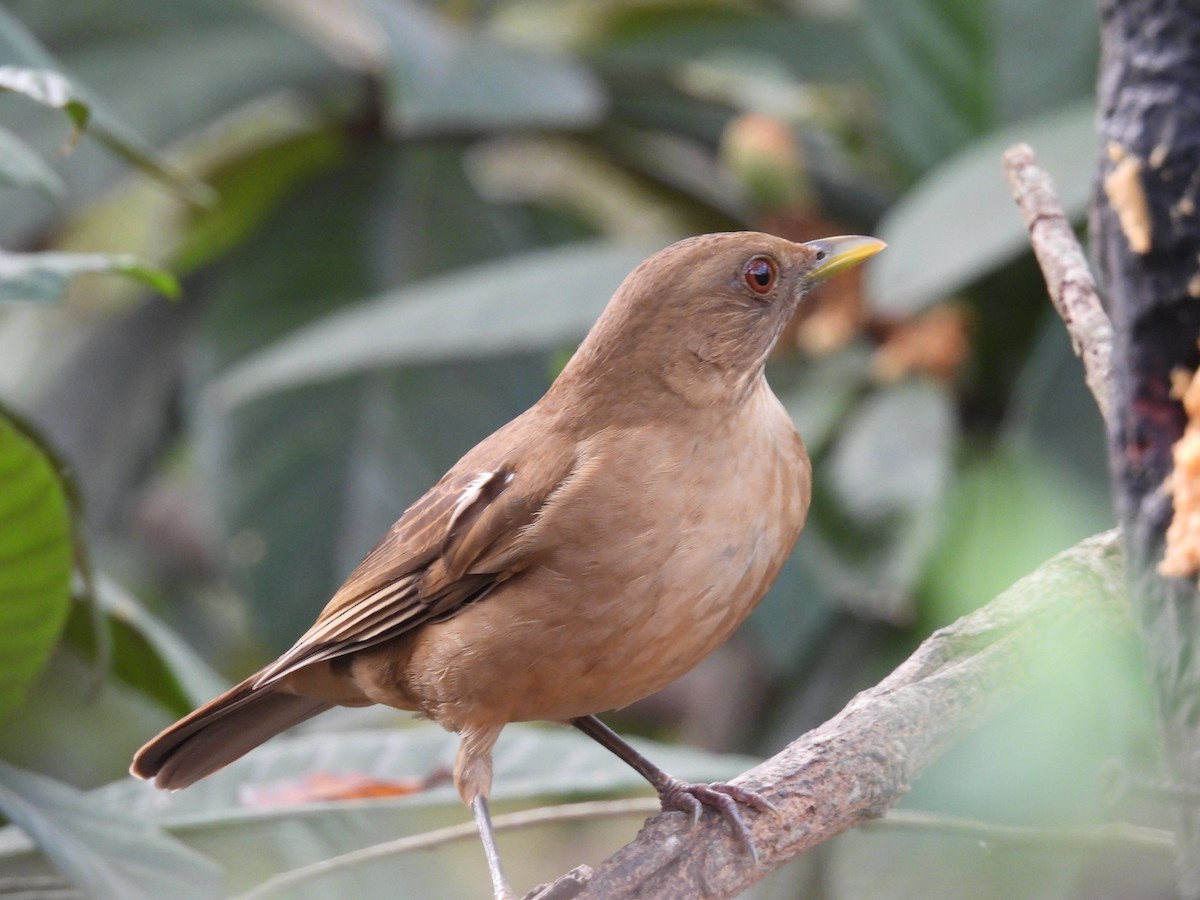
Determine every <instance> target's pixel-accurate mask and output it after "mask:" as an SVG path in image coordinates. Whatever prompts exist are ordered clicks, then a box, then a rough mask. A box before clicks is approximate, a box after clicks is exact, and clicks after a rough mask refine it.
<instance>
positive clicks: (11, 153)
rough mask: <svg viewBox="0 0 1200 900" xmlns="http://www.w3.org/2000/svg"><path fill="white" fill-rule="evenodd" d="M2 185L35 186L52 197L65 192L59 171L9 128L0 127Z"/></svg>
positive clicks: (0, 182)
mask: <svg viewBox="0 0 1200 900" xmlns="http://www.w3.org/2000/svg"><path fill="white" fill-rule="evenodd" d="M0 185H8V186H10V187H18V188H21V187H34V188H37V189H38V190H40V191H41V192H42V193H44V194H47V195H48V196H50V197H57V196H59V195H60V194H61V193H62V192H63V182H62V179H61V178H59V177H58V173H56V172H55V171H54V170H53V169H52V168H50V166H49V165H47V164H46V162H45V161H44V160H43V159H42V158H41V157H40V156H38V155H37V153H35V152H34V151H33V150H32V149H31V148H30V147H29V146H28V145H27V144H26V143H25V142H24V141H22V140H21V139H20V138H18V137H17V136H16V135H15V134H13V133H12V132H11V131H9V130H8V129H7V128H0Z"/></svg>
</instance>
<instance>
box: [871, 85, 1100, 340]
mask: <svg viewBox="0 0 1200 900" xmlns="http://www.w3.org/2000/svg"><path fill="white" fill-rule="evenodd" d="M1094 119H1095V107H1094V106H1093V105H1092V104H1091V102H1086V103H1082V104H1077V105H1075V106H1071V107H1068V108H1066V109H1060V110H1056V111H1055V112H1054V113H1052V114H1050V115H1046V116H1040V117H1038V118H1036V119H1031V120H1029V121H1026V122H1020V123H1018V124H1016V125H1012V126H1009V127H1007V128H1004V129H1002V130H1000V131H997V132H994V133H992V134H990V135H988V136H987V137H985V138H983V139H982V140H980V141H978V142H976V143H974V144H972V145H971V146H970V147H968V148H967V149H965V150H963V151H962V153H960V154H958V155H957V156H955V157H954V158H953V159H950V160H948V161H946V162H945V163H943V164H942V165H940V166H938V167H937V168H936V169H934V170H933V171H932V172H931V173H930V174H929V175H928V176H927V177H926V178H925V179H924V180H922V181H921V182H920V183H919V184H917V185H916V187H914V188H913V189H912V190H911V191H909V192H908V193H907V194H906V195H905V196H904V197H903V198H902V199H901V200H900V202H899V203H897V204H895V205H894V206H893V207H892V208H891V209H890V210H889V211H888V213H887V215H886V216H884V218H883V220H882V221H881V222H880V223H879V226H878V228H877V230H876V233H877V234H878V235H879V237H880V238H882V239H883V240H885V241H887V244H888V250H887V252H886V253H881V254H880V255H879V257H878V258H877V259H876V260H874V261H872V264H871V265H870V266H868V267H867V281H866V284H867V296H868V299H869V301H870V304H871V306H872V308H873V309H874V310H875V311H876V312H877V313H879V314H880V315H883V316H889V317H903V316H909V315H912V314H913V313H916V312H918V311H920V310H921V309H923V308H925V307H927V306H929V305H930V304H933V303H936V302H938V301H939V300H942V299H945V298H946V297H948V296H950V295H952V294H953V293H955V292H956V291H960V290H963V289H964V288H966V287H968V286H969V285H970V284H972V283H973V282H975V281H978V280H979V279H980V278H982V277H983V276H984V275H986V274H988V273H989V272H992V271H994V270H995V269H997V268H998V267H999V266H1001V265H1002V264H1004V263H1006V262H1008V261H1009V260H1011V259H1013V258H1015V257H1016V256H1018V255H1019V254H1021V253H1022V252H1026V251H1027V250H1028V245H1029V240H1028V237H1027V234H1026V231H1025V226H1024V224H1023V223H1022V221H1021V217H1020V215H1019V214H1018V213H1017V211H1016V209H1015V207H1014V203H1013V199H1012V197H1011V195H1010V194H1009V192H1008V188H1007V187H1006V185H1005V182H1004V173H1003V170H1002V169H1001V157H1002V155H1003V153H1004V151H1005V150H1006V149H1008V148H1009V147H1011V146H1012V145H1013V144H1015V143H1017V142H1018V141H1024V142H1026V143H1028V144H1029V145H1030V146H1032V147H1033V149H1034V152H1035V153H1036V154H1037V156H1038V163H1039V164H1040V165H1041V166H1042V167H1043V168H1045V169H1046V170H1047V171H1048V172H1050V173H1051V175H1053V176H1054V180H1055V186H1056V187H1057V189H1058V194H1059V197H1060V199H1061V200H1062V202H1063V206H1064V207H1065V208H1066V211H1067V214H1068V215H1069V216H1071V217H1072V218H1079V217H1082V215H1083V213H1084V211H1085V210H1086V208H1087V202H1088V197H1089V196H1090V193H1091V189H1092V172H1091V170H1090V169H1089V168H1088V167H1087V166H1081V165H1080V164H1079V161H1080V160H1081V159H1090V158H1091V157H1092V156H1093V155H1094V154H1095V143H1096V137H1095V127H1094V124H1093V122H1094Z"/></svg>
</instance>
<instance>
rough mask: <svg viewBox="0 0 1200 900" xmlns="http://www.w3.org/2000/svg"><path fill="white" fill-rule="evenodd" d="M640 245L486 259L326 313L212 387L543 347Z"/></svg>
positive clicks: (232, 400)
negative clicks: (487, 261)
mask: <svg viewBox="0 0 1200 900" xmlns="http://www.w3.org/2000/svg"><path fill="white" fill-rule="evenodd" d="M651 249H652V248H648V247H645V246H633V247H631V246H623V245H614V244H609V243H602V242H601V243H585V244H580V245H572V246H567V247H562V248H557V249H553V250H541V251H536V252H533V253H529V254H525V255H522V256H515V257H512V258H509V259H506V260H504V261H502V262H497V263H488V264H486V265H482V266H478V267H475V268H474V269H470V270H467V271H465V272H462V273H456V274H453V275H447V276H445V277H443V278H439V279H434V280H431V281H429V282H425V283H423V284H418V285H415V286H413V287H408V288H402V289H400V290H398V291H394V292H391V293H388V294H384V295H382V296H380V297H377V298H375V299H372V300H368V301H366V302H363V303H360V304H358V305H356V306H354V307H352V308H350V309H347V310H345V311H342V312H337V313H334V314H332V315H330V316H328V317H326V318H325V319H322V320H320V321H317V322H315V323H313V324H312V325H310V326H308V327H307V328H304V329H300V330H297V331H296V332H295V333H293V334H291V335H288V336H287V337H286V338H285V339H284V340H283V341H280V342H278V343H276V344H274V345H271V346H268V347H267V348H266V349H264V350H263V351H261V352H260V353H258V354H255V355H254V356H251V357H250V358H249V359H247V360H245V361H243V362H242V363H241V364H240V365H238V366H237V367H235V368H234V369H233V370H232V371H230V372H229V373H227V374H226V375H224V376H223V377H222V378H221V380H220V381H218V382H217V384H216V385H215V386H214V388H213V390H214V392H215V396H216V398H217V399H218V400H219V402H221V403H222V404H228V405H238V404H241V403H246V402H248V401H250V400H252V399H255V398H257V397H262V396H265V395H267V394H270V393H273V392H278V391H281V390H286V389H290V388H295V387H298V386H302V385H305V384H312V383H314V382H324V381H330V380H332V379H335V378H340V377H344V376H346V375H351V374H359V373H363V372H366V371H370V370H372V369H378V368H382V367H386V366H398V365H414V364H428V363H432V362H439V361H443V360H449V359H455V358H461V357H475V358H477V357H481V356H499V355H502V354H511V353H520V352H527V351H531V350H539V349H549V348H553V347H555V346H557V345H559V344H562V343H564V342H568V341H574V340H577V339H578V338H580V337H581V336H582V335H583V334H584V333H586V331H587V329H588V328H589V327H590V326H591V325H592V323H593V322H595V320H596V317H597V316H598V315H599V314H600V311H601V310H602V309H603V308H604V304H605V303H606V302H607V300H608V298H609V297H610V296H611V295H612V292H613V291H614V290H615V289H616V287H617V285H618V284H620V283H621V280H622V279H623V278H624V277H625V276H626V275H627V274H628V273H629V272H630V271H631V270H632V269H633V268H634V267H635V266H636V265H637V264H638V263H639V262H641V261H642V260H643V259H645V257H646V255H647V254H648V253H649V252H650V250H651Z"/></svg>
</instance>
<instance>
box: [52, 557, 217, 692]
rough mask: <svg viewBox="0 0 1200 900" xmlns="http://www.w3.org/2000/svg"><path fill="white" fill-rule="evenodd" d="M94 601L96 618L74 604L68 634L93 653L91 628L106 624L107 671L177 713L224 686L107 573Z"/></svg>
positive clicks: (96, 641) (95, 644) (95, 637)
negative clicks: (108, 636) (97, 613)
mask: <svg viewBox="0 0 1200 900" xmlns="http://www.w3.org/2000/svg"><path fill="white" fill-rule="evenodd" d="M95 602H96V604H97V606H98V612H99V613H100V615H101V618H100V621H99V622H98V623H89V621H88V619H89V618H90V615H89V613H88V612H85V611H83V610H76V614H75V615H73V616H72V618H71V624H70V626H69V636H70V637H72V638H73V639H74V641H75V642H76V643H77V644H80V645H82V646H83V647H84V648H86V649H87V650H88V651H90V652H91V654H92V655H96V654H97V653H98V652H99V651H98V650H97V647H98V646H99V643H100V637H99V635H97V634H96V629H97V627H100V628H108V629H109V630H110V634H111V637H110V640H111V648H110V650H109V652H108V654H107V655H108V657H109V658H110V661H111V662H110V665H111V669H112V675H113V676H115V677H116V678H118V679H120V680H121V681H123V682H124V683H125V684H128V685H129V686H131V687H133V688H136V689H137V690H140V691H142V692H143V693H144V694H147V695H148V696H151V697H153V698H154V699H155V700H157V701H158V702H159V703H160V704H162V705H163V706H165V707H166V708H167V709H169V710H171V711H172V712H175V713H176V714H179V715H182V714H184V713H186V712H189V711H190V710H192V709H194V708H196V707H197V706H200V705H201V704H203V703H206V702H207V701H209V700H211V699H212V698H213V697H214V696H216V695H217V694H219V693H221V691H223V690H225V688H226V687H228V684H227V683H226V681H225V679H223V678H222V677H221V676H220V675H218V674H217V673H216V672H215V671H213V669H212V667H211V666H209V665H208V663H206V662H205V661H204V660H203V659H201V658H200V657H199V656H198V655H197V654H196V652H195V651H194V650H193V649H192V648H191V647H190V646H189V645H188V644H187V642H186V641H184V640H183V638H181V637H180V636H179V635H178V634H177V633H176V632H175V631H173V630H172V629H171V628H169V627H168V626H167V625H166V624H164V623H163V622H162V621H160V620H159V619H158V618H157V617H155V616H154V615H152V614H151V613H150V611H149V610H147V609H146V608H145V607H144V606H142V604H141V603H139V602H138V600H137V598H135V597H134V596H133V595H132V594H131V593H129V592H128V591H127V590H125V589H124V588H122V587H121V586H120V585H119V584H117V583H116V582H115V581H113V580H112V579H110V578H106V577H100V578H99V579H97V582H96V594H95ZM101 658H103V657H101Z"/></svg>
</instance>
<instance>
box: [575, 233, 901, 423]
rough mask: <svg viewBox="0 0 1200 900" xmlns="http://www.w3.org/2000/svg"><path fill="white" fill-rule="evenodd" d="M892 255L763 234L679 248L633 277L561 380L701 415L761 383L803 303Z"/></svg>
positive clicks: (871, 244) (866, 242) (861, 244)
mask: <svg viewBox="0 0 1200 900" xmlns="http://www.w3.org/2000/svg"><path fill="white" fill-rule="evenodd" d="M884 246H885V244H884V243H883V242H882V241H880V240H877V239H876V238H870V237H859V236H841V237H830V238H823V239H821V240H816V241H808V242H806V243H795V242H793V241H789V240H785V239H784V238H780V237H775V236H774V235H769V234H759V233H755V232H729V233H724V234H706V235H701V236H699V237H693V238H687V239H686V240H682V241H679V242H678V243H675V244H672V245H671V246H669V247H667V248H666V249H665V250H661V251H659V252H658V253H656V254H654V255H653V256H651V257H650V258H649V259H647V260H646V261H645V262H643V263H642V264H641V265H639V266H638V267H637V268H636V269H634V270H633V271H632V272H631V273H630V274H629V276H628V277H627V278H626V279H625V281H624V282H623V283H622V284H621V286H620V287H619V288H618V289H617V292H616V294H614V295H613V298H612V300H611V301H609V304H608V307H607V308H606V309H605V311H604V313H603V315H602V316H601V317H600V319H599V320H598V321H597V322H596V324H595V326H594V327H593V328H592V330H591V332H590V333H589V334H588V336H587V338H586V339H585V340H584V342H583V344H582V345H581V346H580V348H579V350H578V352H577V353H576V354H575V357H574V358H573V359H572V360H571V363H570V364H569V365H568V367H567V369H565V370H564V371H563V375H562V378H565V379H568V381H579V382H581V383H586V384H587V385H588V388H587V390H588V391H589V392H593V391H595V390H596V388H597V387H605V386H607V387H608V388H609V389H617V388H618V387H620V386H624V387H625V388H626V390H627V391H639V392H641V393H644V392H645V391H651V392H654V391H656V390H657V391H659V392H663V393H665V394H667V395H675V396H676V397H677V398H682V399H683V400H684V401H686V402H687V403H689V404H693V405H706V406H711V405H713V404H714V403H715V402H718V401H719V400H720V399H721V398H724V397H733V396H737V395H738V394H739V393H742V392H743V391H744V390H745V389H746V388H747V387H748V386H749V385H751V384H753V383H754V382H755V381H756V380H757V379H758V378H759V376H760V375H761V373H762V370H763V366H764V364H765V363H766V360H767V357H768V355H769V354H770V352H771V350H772V348H773V347H774V346H775V342H776V341H777V340H778V339H779V335H780V333H781V332H782V331H783V329H784V326H785V325H787V323H788V321H790V319H791V318H792V315H793V314H794V313H795V311H796V308H797V306H798V305H799V304H800V302H801V300H802V299H803V297H804V295H805V293H806V292H807V291H808V290H809V289H810V288H811V287H812V286H813V285H814V284H815V283H817V282H818V281H820V280H822V279H824V278H826V277H827V276H829V275H831V274H832V273H834V272H837V271H840V270H842V269H846V268H849V267H851V266H853V265H856V264H857V263H859V262H861V261H862V260H864V259H866V258H867V257H869V256H872V255H873V254H875V253H878V252H879V251H880V250H882V249H883V248H884ZM643 385H644V387H641V386H643Z"/></svg>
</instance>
